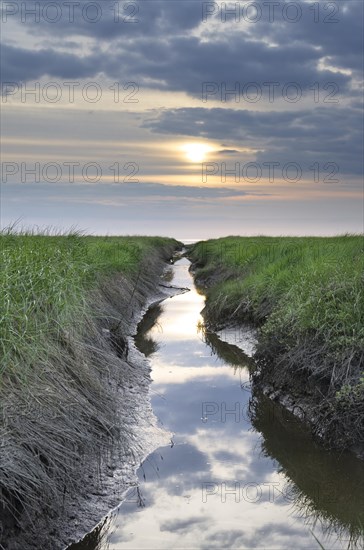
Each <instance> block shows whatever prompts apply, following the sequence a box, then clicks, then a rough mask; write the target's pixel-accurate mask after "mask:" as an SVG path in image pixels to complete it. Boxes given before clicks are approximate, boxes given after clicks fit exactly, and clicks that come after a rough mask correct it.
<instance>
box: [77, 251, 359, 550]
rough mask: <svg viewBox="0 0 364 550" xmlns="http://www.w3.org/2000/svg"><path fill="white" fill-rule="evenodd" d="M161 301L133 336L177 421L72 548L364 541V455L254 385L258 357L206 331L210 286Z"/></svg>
mask: <svg viewBox="0 0 364 550" xmlns="http://www.w3.org/2000/svg"><path fill="white" fill-rule="evenodd" d="M189 265H190V264H189V262H188V260H187V259H185V258H182V259H181V260H179V261H177V262H176V263H175V265H174V266H173V267H172V269H173V272H174V278H173V285H176V286H181V287H189V288H190V289H191V290H190V292H187V293H184V294H180V295H177V296H174V297H173V298H170V299H167V300H165V301H164V302H163V303H162V304H161V305H159V306H155V307H154V308H152V309H151V310H150V311H149V312H148V313H147V314H146V315H147V316H146V317H145V319H144V322H143V323H142V324H141V328H140V331H139V333H138V336H137V338H136V343H137V345H138V347H139V349H140V350H141V351H143V353H145V354H146V355H148V356H149V357H150V360H151V364H152V378H153V384H152V405H153V409H154V412H155V414H156V416H157V417H158V418H159V421H160V423H161V424H162V425H163V426H164V427H165V428H166V429H167V430H168V431H171V432H173V433H174V436H173V439H172V441H171V444H170V445H169V446H167V447H162V448H158V449H157V450H156V451H155V452H154V453H152V454H151V455H150V456H149V457H148V458H147V459H146V460H145V461H144V463H143V464H142V466H141V467H140V468H139V470H138V479H139V484H138V487H137V488H135V489H134V488H133V489H130V490H129V492H128V494H127V496H126V499H125V501H124V502H123V503H122V504H121V505H120V506H119V508H118V509H117V510H116V511H114V512H113V513H111V514H110V515H109V516H108V517H107V518H105V519H104V521H103V522H101V523H100V525H99V526H98V527H97V528H96V529H95V530H94V531H93V532H92V533H90V534H89V535H87V536H86V537H85V539H84V540H83V541H82V542H80V543H78V544H74V545H72V546H71V547H70V549H72V550H96V549H97V550H106V549H107V550H119V549H140V550H142V549H147V550H149V549H166V548H168V549H170V548H174V549H185V548H186V549H211V548H238V549H250V548H271V549H273V548H274V549H288V548H297V549H313V548H320V544H319V543H318V541H320V543H321V544H322V545H323V547H324V548H326V549H330V550H331V549H336V548H338V549H339V548H340V549H342V548H350V547H356V546H358V547H362V544H363V539H362V538H360V530H361V529H362V528H363V527H362V526H363V525H364V476H363V463H362V462H361V461H359V460H358V459H356V458H355V457H353V456H352V455H350V454H339V453H332V452H328V451H325V450H324V449H322V448H321V447H320V446H318V445H317V444H316V443H315V442H313V441H312V439H311V437H310V435H309V433H308V431H307V430H306V429H305V427H304V426H303V425H302V424H301V422H299V421H298V420H297V419H295V418H294V417H293V416H291V415H290V414H289V413H288V412H285V411H284V410H283V409H282V408H281V407H280V406H279V405H277V404H275V403H272V402H271V401H269V400H267V399H266V398H265V397H264V396H262V395H259V394H258V395H253V394H252V391H251V388H250V383H249V368H250V367H251V365H252V360H251V359H250V358H249V357H248V356H247V355H245V354H244V352H243V351H242V350H241V349H239V348H238V347H237V346H235V345H232V344H228V343H226V342H223V341H221V340H220V338H219V337H218V336H216V335H206V334H205V333H204V331H203V321H202V319H201V317H200V311H201V310H202V308H203V305H204V298H203V296H201V295H199V294H198V293H197V291H196V289H195V287H194V284H193V280H192V277H191V275H190V274H189V272H188V268H189Z"/></svg>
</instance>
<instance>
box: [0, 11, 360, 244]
mask: <svg viewBox="0 0 364 550" xmlns="http://www.w3.org/2000/svg"><path fill="white" fill-rule="evenodd" d="M1 8H2V48H1V65H2V76H1V78H2V83H1V87H2V89H1V108H2V140H3V155H2V179H1V199H2V201H1V225H2V226H6V225H8V224H9V223H11V222H14V221H15V220H19V224H20V225H23V226H26V227H29V226H35V225H36V226H39V227H43V226H45V225H52V226H55V227H62V228H69V227H70V226H77V227H79V228H82V229H85V230H87V231H88V232H90V233H96V234H131V233H133V234H135V233H139V234H157V233H158V234H163V235H171V236H175V237H177V238H180V239H185V240H187V239H199V238H206V237H216V236H222V235H228V234H241V235H256V234H270V235H282V234H290V235H303V234H317V235H318V234H322V235H332V234H337V233H344V232H362V231H363V188H362V174H363V153H362V152H363V137H362V136H363V117H362V94H363V89H362V67H363V55H362V51H363V3H362V1H361V0H340V1H339V0H337V1H336V2H331V1H330V2H329V1H325V0H320V2H311V1H305V0H300V1H290V2H288V1H285V0H280V1H279V0H274V1H273V0H271V1H270V0H255V1H254V2H253V1H248V0H244V1H240V2H230V3H229V2H225V3H223V2H203V1H200V0H136V1H134V0H132V1H119V2H117V1H111V0H110V1H109V0H100V1H99V2H88V1H84V0H78V1H77V2H76V1H73V0H70V1H64V2H63V1H61V0H58V1H57V2H47V1H39V0H38V1H37V2H33V1H27V2H26V3H25V2H20V1H19V2H7V1H4V2H2V6H1Z"/></svg>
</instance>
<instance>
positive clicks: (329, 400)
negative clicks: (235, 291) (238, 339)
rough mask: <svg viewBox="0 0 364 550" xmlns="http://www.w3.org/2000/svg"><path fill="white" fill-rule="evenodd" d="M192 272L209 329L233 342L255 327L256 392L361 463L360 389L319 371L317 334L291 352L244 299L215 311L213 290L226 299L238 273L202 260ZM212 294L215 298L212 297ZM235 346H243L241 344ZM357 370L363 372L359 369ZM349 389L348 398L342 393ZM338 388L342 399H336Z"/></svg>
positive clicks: (363, 448) (363, 434)
mask: <svg viewBox="0 0 364 550" xmlns="http://www.w3.org/2000/svg"><path fill="white" fill-rule="evenodd" d="M190 259H191V257H190ZM192 259H193V258H192ZM191 273H192V274H193V276H194V279H195V284H196V285H197V286H198V287H199V288H200V289H201V291H203V292H204V293H205V294H206V296H207V298H206V306H205V308H204V310H203V311H202V314H203V316H204V319H205V323H206V326H207V328H208V329H209V330H211V331H225V332H230V339H231V338H234V336H233V334H234V332H236V333H241V332H242V329H241V327H242V326H244V325H245V324H246V326H247V327H248V332H250V331H251V330H252V328H253V332H254V335H255V337H256V342H255V346H254V347H255V350H254V355H253V357H254V368H253V369H252V371H251V375H252V381H253V385H254V388H255V389H256V390H257V391H261V392H262V393H264V394H265V395H266V396H268V397H269V398H270V399H272V400H274V401H276V402H279V403H280V404H281V405H283V406H284V407H285V408H286V409H287V410H289V411H290V412H291V413H293V414H294V415H295V416H296V417H297V418H299V419H300V420H302V421H304V422H305V423H306V424H307V426H308V427H309V428H310V430H311V433H312V435H313V436H314V437H315V438H316V439H317V440H318V441H319V442H320V443H321V444H322V445H323V446H325V447H326V448H328V449H340V450H349V451H351V452H353V453H354V454H355V455H356V456H358V457H359V458H361V459H363V458H364V429H363V428H364V425H363V422H364V420H363V419H364V409H363V407H364V402H363V399H362V394H361V393H360V389H359V388H360V387H361V386H358V390H357V391H356V390H354V391H353V389H352V387H351V386H349V385H348V386H342V388H343V389H341V390H340V385H335V383H334V382H333V381H335V376H334V375H335V365H334V366H333V367H331V366H330V365H329V364H327V365H326V363H325V364H324V367H323V368H321V367H320V365H321V360H322V357H321V355H322V353H321V352H322V348H323V346H324V344H323V343H322V342H320V341H318V339H316V338H315V335H314V334H307V338H306V339H305V341H304V342H303V343H302V347H301V349H300V350H299V352H297V350H295V352H294V353H293V354H292V353H291V351H290V350H288V349H287V348H286V345H285V341H284V339H283V338H282V337H280V338H278V337H274V336H273V337H271V336H269V337H267V335H266V334H265V331H264V324H265V322H266V318H265V317H264V316H263V317H257V316H256V315H255V312H254V306H253V305H252V304H248V303H245V299H244V297H243V296H240V297H239V296H237V297H236V299H235V300H230V302H229V305H223V306H222V307H221V311H220V312H218V313H217V312H216V300H217V298H216V295H217V293H216V290H215V289H216V288H218V289H219V292H220V298H219V300H221V301H224V299H226V297H225V294H224V288H226V287H224V285H225V284H226V282H229V281H236V280H238V278H239V276H240V275H239V274H238V273H237V272H233V271H232V270H231V269H229V268H228V267H226V266H224V265H222V264H219V265H218V266H217V269H216V270H213V269H212V268H211V266H209V269H208V270H207V269H206V268H205V264H204V262H203V261H201V260H200V259H197V260H196V259H195V260H194V261H193V262H192V264H191ZM211 290H212V292H213V293H214V297H213V299H212V298H210V297H211V292H210V291H211ZM268 301H269V297H268V296H267V302H268ZM237 345H238V346H239V347H241V346H240V345H239V343H238V344H237ZM320 353H321V355H320ZM324 359H325V358H324ZM315 364H316V365H317V367H318V368H317V375H316V374H315V372H316V371H315V368H314V366H315ZM337 370H339V369H337ZM357 370H358V371H359V372H360V368H359V365H358V369H357ZM346 388H347V394H344V391H346ZM339 390H340V394H341V397H340V399H338V398H337V395H338V391H339Z"/></svg>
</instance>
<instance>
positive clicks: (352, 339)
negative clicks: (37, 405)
mask: <svg viewBox="0 0 364 550" xmlns="http://www.w3.org/2000/svg"><path fill="white" fill-rule="evenodd" d="M190 257H191V260H192V262H193V264H194V268H195V275H196V281H197V283H198V284H200V285H202V286H204V287H206V288H207V290H206V292H207V303H206V308H205V312H204V313H205V316H206V318H207V320H208V322H209V323H210V325H211V326H212V327H214V328H217V327H218V328H221V327H222V326H224V325H227V324H229V323H241V322H246V321H250V322H252V323H254V324H255V325H256V326H258V327H259V333H260V339H259V346H258V351H257V355H256V357H257V359H259V364H260V370H259V374H260V376H261V378H262V379H265V380H266V381H268V380H269V381H270V382H273V385H275V386H276V387H277V386H278V387H280V388H281V389H282V388H289V389H290V390H292V389H294V391H298V393H299V392H300V391H301V393H304V392H305V391H306V390H307V388H306V384H307V383H309V384H311V385H312V386H313V387H314V388H315V390H316V391H317V392H321V397H320V398H318V400H319V402H320V405H321V407H322V410H321V423H320V427H319V428H318V429H319V430H322V429H323V428H324V431H325V432H326V433H330V434H331V436H330V437H331V439H332V441H333V440H336V442H337V443H340V444H342V445H343V446H346V445H348V444H349V443H352V444H354V443H358V441H361V443H363V431H364V426H363V422H364V421H363V418H364V383H363V371H364V290H363V288H364V287H363V282H364V275H363V274H364V255H363V238H362V236H359V235H344V236H338V237H330V238H320V237H297V238H291V237H255V238H244V237H227V238H223V239H217V240H211V241H206V242H200V243H197V244H196V245H194V246H193V247H192V248H191V250H190ZM300 385H301V386H302V387H301V390H300V388H299V386H300ZM349 425H350V428H349ZM347 432H348V433H347Z"/></svg>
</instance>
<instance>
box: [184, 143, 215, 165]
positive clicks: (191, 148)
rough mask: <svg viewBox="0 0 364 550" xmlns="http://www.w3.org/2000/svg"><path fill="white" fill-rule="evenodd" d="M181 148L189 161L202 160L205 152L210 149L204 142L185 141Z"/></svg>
mask: <svg viewBox="0 0 364 550" xmlns="http://www.w3.org/2000/svg"><path fill="white" fill-rule="evenodd" d="M182 149H183V151H184V152H185V154H186V157H187V158H188V160H190V161H191V162H203V161H204V160H205V158H206V155H207V153H209V152H210V151H211V147H209V146H208V145H205V144H204V143H186V145H184V146H183V147H182Z"/></svg>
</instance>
